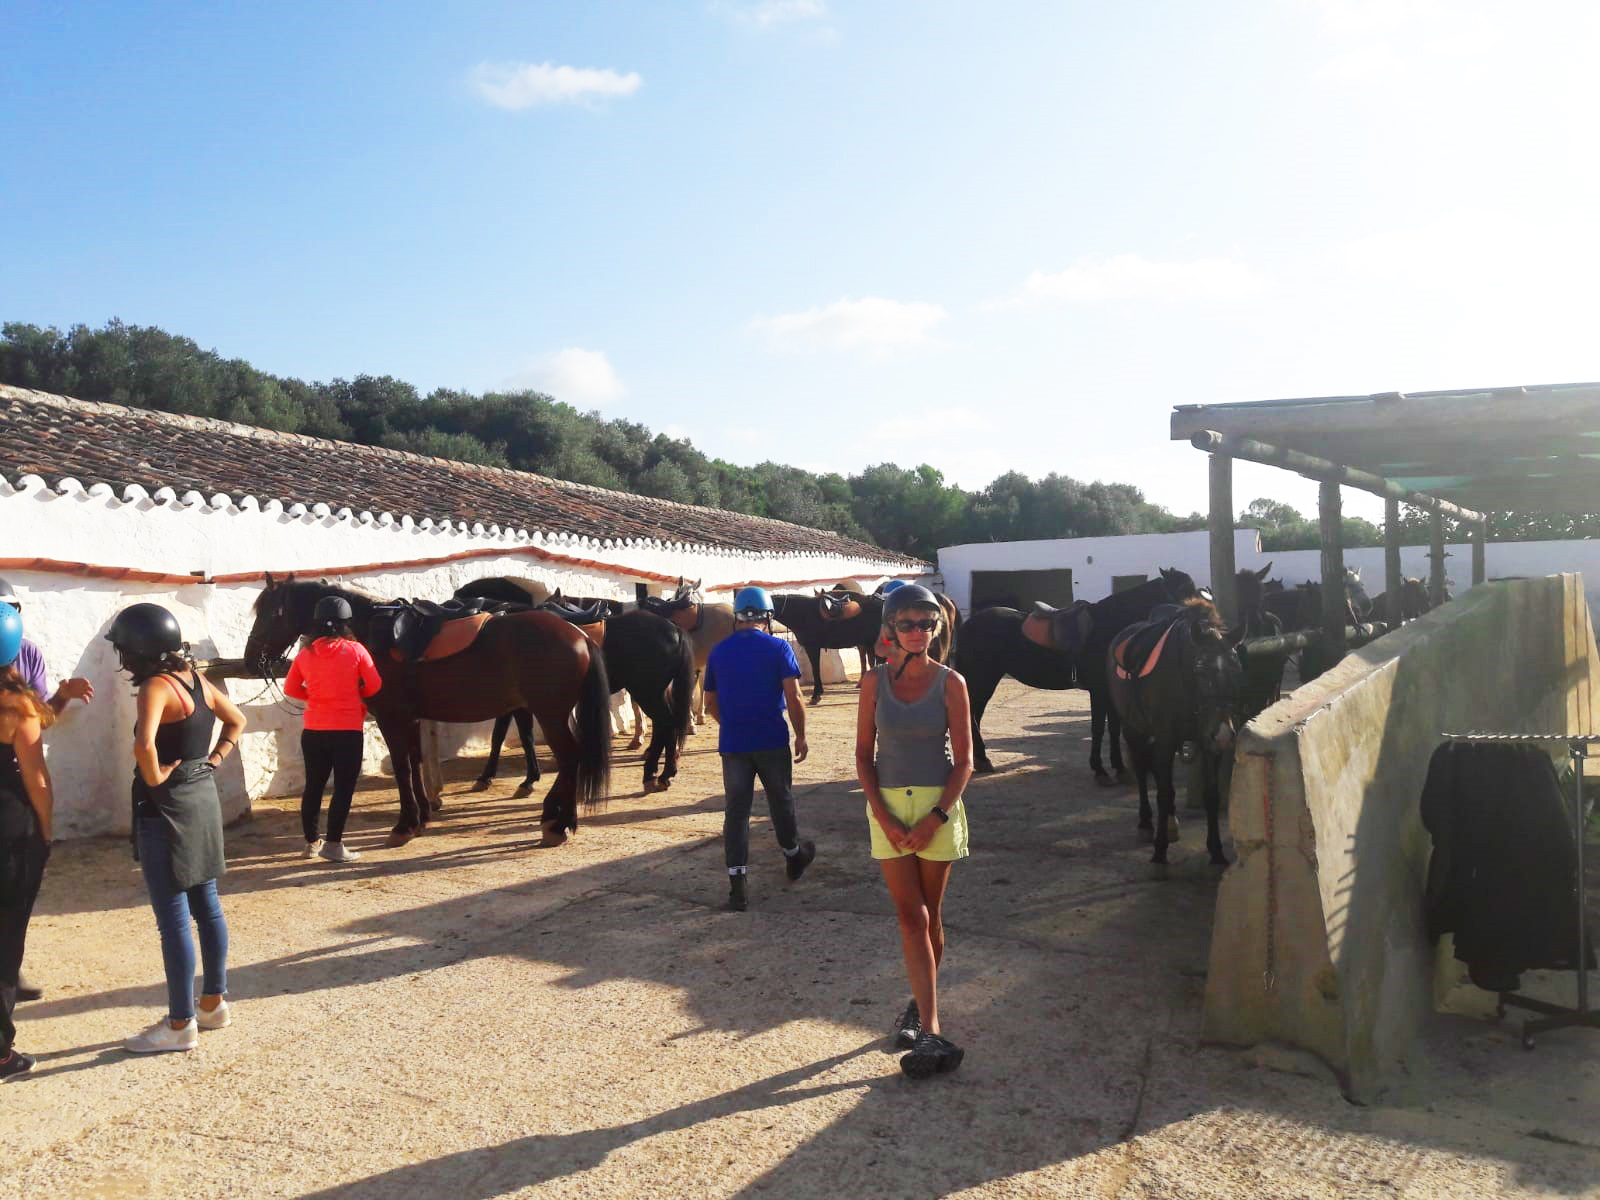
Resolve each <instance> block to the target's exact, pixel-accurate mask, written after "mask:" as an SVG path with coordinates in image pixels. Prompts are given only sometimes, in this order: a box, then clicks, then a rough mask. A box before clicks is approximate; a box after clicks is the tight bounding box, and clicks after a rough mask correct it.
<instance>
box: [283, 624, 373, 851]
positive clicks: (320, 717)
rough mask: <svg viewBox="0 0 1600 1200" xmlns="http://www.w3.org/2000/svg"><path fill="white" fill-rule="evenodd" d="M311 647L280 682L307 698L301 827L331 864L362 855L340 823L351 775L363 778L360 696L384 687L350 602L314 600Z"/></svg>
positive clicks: (350, 794) (310, 847) (352, 785)
mask: <svg viewBox="0 0 1600 1200" xmlns="http://www.w3.org/2000/svg"><path fill="white" fill-rule="evenodd" d="M312 620H313V622H314V623H315V632H314V634H313V637H312V641H311V643H310V645H308V646H306V648H305V649H303V650H302V651H300V653H299V654H297V655H295V659H294V665H293V666H291V667H290V668H289V676H288V678H286V679H285V680H284V681H283V691H284V694H285V695H287V696H292V697H294V698H295V699H297V700H304V701H305V702H306V713H305V728H304V729H303V730H302V731H301V733H300V749H301V752H302V753H303V754H304V755H305V760H306V790H305V792H304V793H303V794H302V796H301V797H300V826H301V829H302V831H303V832H304V833H305V836H306V857H307V858H315V857H316V856H317V855H318V854H321V856H322V857H323V858H325V859H327V860H328V861H329V862H336V863H344V862H353V861H354V860H355V859H357V858H359V857H360V856H359V855H358V854H356V852H355V851H354V850H346V849H345V845H344V823H345V820H346V818H348V817H349V816H350V802H351V800H353V799H354V798H355V794H356V780H358V779H359V778H360V777H361V755H362V743H363V741H364V739H365V736H366V721H367V706H366V704H364V703H363V701H364V700H365V699H366V697H368V696H371V695H373V694H374V693H376V692H377V690H378V689H379V688H380V687H382V686H383V684H382V681H381V680H380V679H379V678H378V668H377V666H376V665H375V664H374V663H373V661H372V655H370V654H368V653H367V648H366V647H365V646H363V645H362V644H361V643H360V642H358V641H356V639H355V634H354V633H352V632H351V630H350V625H349V621H350V605H349V603H348V602H347V601H346V600H344V599H343V598H342V597H339V596H324V597H323V598H322V599H321V600H318V601H317V607H316V608H315V610H313V613H312ZM330 773H331V774H332V775H333V799H332V800H330V801H329V802H328V840H327V841H326V842H324V841H322V840H321V839H320V838H319V837H318V836H317V823H318V821H319V819H320V818H321V816H322V792H323V789H324V788H326V787H327V784H328V776H329V774H330Z"/></svg>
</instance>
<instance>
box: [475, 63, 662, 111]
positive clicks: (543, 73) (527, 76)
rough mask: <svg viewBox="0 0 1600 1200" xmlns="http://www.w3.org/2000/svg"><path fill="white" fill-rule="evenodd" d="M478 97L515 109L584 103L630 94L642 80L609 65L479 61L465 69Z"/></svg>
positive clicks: (498, 106)
mask: <svg viewBox="0 0 1600 1200" xmlns="http://www.w3.org/2000/svg"><path fill="white" fill-rule="evenodd" d="M467 83H468V85H469V86H470V87H471V88H472V90H473V91H474V92H476V93H477V94H478V96H479V98H481V99H483V100H486V101H487V102H488V103H490V104H492V105H494V106H495V107H496V108H504V109H509V110H511V111H517V110H520V109H524V108H533V107H535V106H537V105H540V104H583V103H588V102H590V101H594V100H609V99H611V98H613V97H617V96H631V95H633V93H635V92H637V91H638V90H639V88H640V86H641V85H642V84H643V83H644V80H643V79H642V78H641V77H640V75H639V73H638V72H637V71H629V72H628V73H627V74H626V75H624V74H621V73H619V72H617V71H612V70H610V69H603V70H601V69H595V68H593V67H560V66H557V65H556V64H554V63H548V62H545V63H479V64H478V65H477V66H475V67H473V68H472V70H470V71H468V72H467Z"/></svg>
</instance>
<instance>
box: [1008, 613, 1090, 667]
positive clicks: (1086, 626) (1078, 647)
mask: <svg viewBox="0 0 1600 1200" xmlns="http://www.w3.org/2000/svg"><path fill="white" fill-rule="evenodd" d="M1093 632H1094V613H1093V612H1091V611H1090V607H1089V602H1088V601H1087V600H1075V601H1073V603H1071V604H1069V605H1068V606H1067V607H1066V608H1055V607H1053V606H1051V605H1049V604H1046V603H1045V602H1044V601H1043V600H1035V601H1034V602H1033V611H1032V612H1030V613H1028V615H1027V616H1025V617H1023V618H1022V636H1023V637H1025V638H1027V639H1028V640H1029V641H1030V642H1032V643H1033V644H1034V645H1035V646H1041V647H1043V648H1044V649H1046V650H1055V651H1057V652H1058V653H1061V654H1080V653H1082V651H1083V648H1084V647H1085V646H1087V645H1088V644H1089V635H1090V634H1091V633H1093Z"/></svg>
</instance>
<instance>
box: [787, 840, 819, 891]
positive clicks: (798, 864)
mask: <svg viewBox="0 0 1600 1200" xmlns="http://www.w3.org/2000/svg"><path fill="white" fill-rule="evenodd" d="M816 856H817V844H816V843H815V842H801V843H800V849H798V850H796V851H795V852H794V853H793V854H788V855H785V856H784V858H785V862H784V870H786V871H788V872H789V880H790V882H791V883H792V882H793V881H794V880H796V879H799V878H800V876H802V875H804V874H805V873H806V868H807V867H809V866H810V865H811V860H812V859H814V858H816Z"/></svg>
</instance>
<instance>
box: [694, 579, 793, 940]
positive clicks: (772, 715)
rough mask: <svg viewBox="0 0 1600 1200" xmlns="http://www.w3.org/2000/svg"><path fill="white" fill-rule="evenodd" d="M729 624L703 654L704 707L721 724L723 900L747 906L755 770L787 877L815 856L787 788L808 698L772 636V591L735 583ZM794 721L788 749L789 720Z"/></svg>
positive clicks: (788, 653)
mask: <svg viewBox="0 0 1600 1200" xmlns="http://www.w3.org/2000/svg"><path fill="white" fill-rule="evenodd" d="M733 616H734V626H733V632H732V633H730V634H729V635H728V636H727V637H725V638H723V639H722V641H720V642H718V643H717V644H716V646H715V647H714V648H713V649H712V651H711V656H710V657H709V658H707V659H706V674H705V692H706V708H707V709H708V710H709V711H710V713H711V715H712V717H713V718H714V719H715V720H716V722H717V724H718V726H720V729H719V730H718V734H717V749H718V750H719V751H721V753H722V788H723V791H724V792H726V793H727V798H728V808H727V812H726V813H725V814H724V816H723V818H722V849H723V857H724V859H725V861H726V862H727V864H728V907H729V908H730V909H732V910H733V911H734V912H743V911H744V910H745V909H746V908H748V907H749V898H748V896H747V894H746V891H745V875H746V873H747V864H748V862H749V858H750V809H751V806H752V805H754V804H755V799H756V776H758V775H759V776H760V777H761V787H762V789H763V790H764V791H765V792H766V793H767V811H768V812H769V813H770V814H771V815H772V829H773V832H774V833H776V834H777V835H778V845H779V846H780V847H782V849H783V856H784V858H785V859H787V860H788V862H787V864H786V866H787V869H788V872H789V878H790V879H791V880H793V879H799V878H800V876H802V875H804V874H805V871H806V868H807V867H809V866H810V865H811V860H812V859H814V858H816V856H817V847H816V843H814V842H802V841H801V840H800V830H799V826H798V825H797V824H796V822H795V815H794V793H793V791H792V790H791V789H790V782H791V779H792V777H793V764H794V763H797V762H804V761H805V757H806V752H807V746H806V706H805V704H804V703H803V702H802V701H801V699H800V664H799V663H797V662H796V661H795V658H794V651H793V650H791V649H790V648H789V643H788V642H786V641H784V640H782V639H781V638H775V637H773V636H772V597H771V596H769V595H767V589H766V588H759V587H747V588H740V589H739V593H738V594H737V595H736V596H735V597H734V598H733ZM785 708H787V709H788V710H789V724H790V725H793V726H794V757H793V759H791V758H790V757H789V727H788V725H785V724H784V723H783V712H784V709H785Z"/></svg>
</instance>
